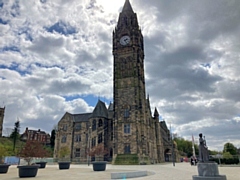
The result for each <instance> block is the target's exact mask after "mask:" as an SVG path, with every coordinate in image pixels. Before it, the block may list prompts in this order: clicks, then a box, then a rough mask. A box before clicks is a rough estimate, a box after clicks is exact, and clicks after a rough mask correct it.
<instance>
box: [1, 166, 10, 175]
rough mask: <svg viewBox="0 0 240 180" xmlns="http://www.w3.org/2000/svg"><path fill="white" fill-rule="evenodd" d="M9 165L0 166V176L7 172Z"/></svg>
mask: <svg viewBox="0 0 240 180" xmlns="http://www.w3.org/2000/svg"><path fill="white" fill-rule="evenodd" d="M9 166H10V165H9V164H0V174H4V173H7V172H8V168H9Z"/></svg>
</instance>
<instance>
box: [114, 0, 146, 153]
mask: <svg viewBox="0 0 240 180" xmlns="http://www.w3.org/2000/svg"><path fill="white" fill-rule="evenodd" d="M113 58H114V128H113V129H114V152H113V153H114V155H115V156H116V155H117V154H137V155H138V156H144V155H146V154H148V144H147V124H149V122H148V121H149V120H148V118H147V114H146V112H147V107H146V93H145V78H144V46H143V36H142V32H141V29H140V27H139V25H138V20H137V15H136V13H134V11H133V9H132V6H131V4H130V2H129V0H126V1H125V4H124V6H123V9H122V12H121V13H120V15H119V19H118V23H117V26H116V28H115V30H114V32H113Z"/></svg>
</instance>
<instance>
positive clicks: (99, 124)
mask: <svg viewBox="0 0 240 180" xmlns="http://www.w3.org/2000/svg"><path fill="white" fill-rule="evenodd" d="M102 125H103V121H102V119H99V121H98V127H101V126H102Z"/></svg>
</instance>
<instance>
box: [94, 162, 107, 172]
mask: <svg viewBox="0 0 240 180" xmlns="http://www.w3.org/2000/svg"><path fill="white" fill-rule="evenodd" d="M106 164H107V162H106V161H96V162H92V165H93V170H94V171H105V170H106Z"/></svg>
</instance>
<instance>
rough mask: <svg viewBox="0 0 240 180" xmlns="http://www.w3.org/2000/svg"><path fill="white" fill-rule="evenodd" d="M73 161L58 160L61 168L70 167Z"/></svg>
mask: <svg viewBox="0 0 240 180" xmlns="http://www.w3.org/2000/svg"><path fill="white" fill-rule="evenodd" d="M70 164H71V162H58V167H59V169H69V167H70Z"/></svg>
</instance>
